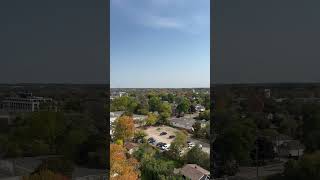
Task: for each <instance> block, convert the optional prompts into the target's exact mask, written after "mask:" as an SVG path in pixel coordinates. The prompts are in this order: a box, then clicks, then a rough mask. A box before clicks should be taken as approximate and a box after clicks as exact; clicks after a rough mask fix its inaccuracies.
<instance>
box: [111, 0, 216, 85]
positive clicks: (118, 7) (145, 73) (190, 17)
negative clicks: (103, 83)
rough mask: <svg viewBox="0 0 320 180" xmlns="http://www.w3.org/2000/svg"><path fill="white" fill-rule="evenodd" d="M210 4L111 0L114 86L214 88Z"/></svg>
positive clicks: (181, 0) (179, 0)
mask: <svg viewBox="0 0 320 180" xmlns="http://www.w3.org/2000/svg"><path fill="white" fill-rule="evenodd" d="M209 3H210V1H209V0H197V1H195V0H111V8H110V9H111V20H110V21H111V23H110V30H111V34H110V38H111V42H110V44H111V48H110V71H111V77H110V81H111V87H112V88H126V87H131V88H182V87H209V84H210V4H209Z"/></svg>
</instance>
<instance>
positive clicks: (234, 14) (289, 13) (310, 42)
mask: <svg viewBox="0 0 320 180" xmlns="http://www.w3.org/2000/svg"><path fill="white" fill-rule="evenodd" d="M319 8H320V1H300V0H281V1H279V0H268V1H257V0H241V1H239V0H225V1H218V4H217V11H216V14H217V25H216V27H217V28H216V31H217V53H216V55H217V59H216V60H215V62H213V70H212V73H213V79H212V80H213V82H214V83H281V82H287V83H296V82H302V83H303V82H319V81H320V71H319V67H320V51H319V42H320V23H319V18H320V11H319Z"/></svg>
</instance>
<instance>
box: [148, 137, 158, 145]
mask: <svg viewBox="0 0 320 180" xmlns="http://www.w3.org/2000/svg"><path fill="white" fill-rule="evenodd" d="M155 142H156V140H155V139H154V138H152V137H151V138H149V139H148V143H150V144H153V143H155Z"/></svg>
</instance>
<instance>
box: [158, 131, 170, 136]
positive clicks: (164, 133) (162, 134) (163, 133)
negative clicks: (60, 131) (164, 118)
mask: <svg viewBox="0 0 320 180" xmlns="http://www.w3.org/2000/svg"><path fill="white" fill-rule="evenodd" d="M167 134H168V133H167V132H162V133H160V136H164V135H167Z"/></svg>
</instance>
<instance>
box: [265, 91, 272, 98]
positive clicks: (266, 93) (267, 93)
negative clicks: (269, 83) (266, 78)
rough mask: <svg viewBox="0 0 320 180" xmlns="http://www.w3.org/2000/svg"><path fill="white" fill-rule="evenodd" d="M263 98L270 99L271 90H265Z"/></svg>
mask: <svg viewBox="0 0 320 180" xmlns="http://www.w3.org/2000/svg"><path fill="white" fill-rule="evenodd" d="M264 96H265V98H271V89H265V90H264Z"/></svg>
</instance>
